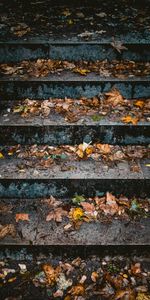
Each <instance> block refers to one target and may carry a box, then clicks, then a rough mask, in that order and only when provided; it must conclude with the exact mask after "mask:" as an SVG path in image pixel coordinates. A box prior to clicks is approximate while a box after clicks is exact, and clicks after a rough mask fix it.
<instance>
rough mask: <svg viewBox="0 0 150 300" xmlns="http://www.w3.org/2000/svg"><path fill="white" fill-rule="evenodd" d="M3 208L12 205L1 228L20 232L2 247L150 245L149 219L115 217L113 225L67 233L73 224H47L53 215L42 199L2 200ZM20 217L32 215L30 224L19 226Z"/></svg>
mask: <svg viewBox="0 0 150 300" xmlns="http://www.w3.org/2000/svg"><path fill="white" fill-rule="evenodd" d="M69 201H70V199H66V200H64V203H66V205H67V203H69ZM0 204H3V205H6V206H7V205H12V210H11V212H9V206H8V212H7V214H4V213H1V214H0V218H1V224H9V223H12V224H14V225H15V228H16V231H17V234H16V237H15V238H12V237H10V236H7V237H5V238H4V239H3V240H1V241H0V244H1V245H8V244H9V245H11V244H12V245H14V244H16V245H17V244H21V245H26V244H34V245H150V235H149V230H150V222H149V221H150V220H149V218H144V217H137V219H135V220H132V219H131V220H119V219H117V218H116V217H115V218H114V217H112V220H111V221H109V222H106V221H105V222H101V221H97V222H91V223H85V222H84V223H83V224H82V225H81V227H80V228H79V229H72V230H71V231H65V230H64V226H65V225H66V224H67V223H69V220H68V219H66V220H65V218H64V219H63V221H62V222H61V223H56V222H55V221H50V222H46V216H47V214H48V213H49V211H48V207H47V206H46V205H43V204H42V202H41V199H35V200H32V199H25V200H17V199H12V200H11V201H10V200H8V199H1V200H0ZM16 213H28V214H29V221H25V222H22V221H20V222H18V223H16V222H15V214H16Z"/></svg>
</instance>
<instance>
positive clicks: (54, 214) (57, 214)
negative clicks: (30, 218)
mask: <svg viewBox="0 0 150 300" xmlns="http://www.w3.org/2000/svg"><path fill="white" fill-rule="evenodd" d="M67 214H68V213H67V211H66V210H64V209H63V208H62V207H58V208H56V209H54V210H53V211H51V212H49V214H48V215H47V217H46V221H47V222H49V221H51V220H54V221H55V222H58V223H60V222H62V219H63V217H65V216H67Z"/></svg>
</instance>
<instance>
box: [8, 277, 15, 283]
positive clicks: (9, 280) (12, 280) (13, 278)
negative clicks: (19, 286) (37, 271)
mask: <svg viewBox="0 0 150 300" xmlns="http://www.w3.org/2000/svg"><path fill="white" fill-rule="evenodd" d="M16 279H17V277H12V278H10V279H8V282H9V283H10V282H14V281H15V280H16Z"/></svg>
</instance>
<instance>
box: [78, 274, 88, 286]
mask: <svg viewBox="0 0 150 300" xmlns="http://www.w3.org/2000/svg"><path fill="white" fill-rule="evenodd" d="M86 279H87V276H86V275H83V276H82V277H81V279H80V282H79V283H80V284H83V283H84V282H85V281H86Z"/></svg>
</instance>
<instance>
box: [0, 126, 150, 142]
mask: <svg viewBox="0 0 150 300" xmlns="http://www.w3.org/2000/svg"><path fill="white" fill-rule="evenodd" d="M4 133H5V134H4ZM83 141H85V142H91V141H92V143H94V142H101V143H105V144H119V145H129V144H133V145H136V144H137V145H138V144H139V145H146V144H150V135H149V126H141V125H140V126H139V125H136V126H126V125H124V126H117V125H115V126H84V125H81V126H45V127H38V126H0V145H16V144H23V145H25V144H28V145H30V144H48V145H51V146H54V145H61V144H64V145H68V144H69V145H74V144H80V143H83Z"/></svg>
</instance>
